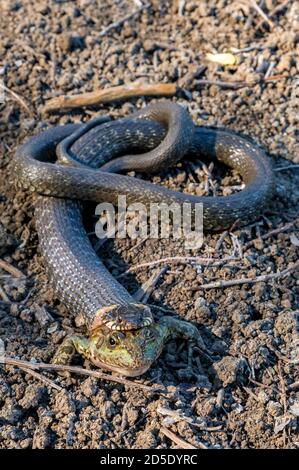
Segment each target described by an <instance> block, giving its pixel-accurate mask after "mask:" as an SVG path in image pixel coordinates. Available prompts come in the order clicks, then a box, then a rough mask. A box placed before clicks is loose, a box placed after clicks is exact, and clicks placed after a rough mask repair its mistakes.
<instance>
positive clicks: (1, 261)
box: [0, 259, 25, 278]
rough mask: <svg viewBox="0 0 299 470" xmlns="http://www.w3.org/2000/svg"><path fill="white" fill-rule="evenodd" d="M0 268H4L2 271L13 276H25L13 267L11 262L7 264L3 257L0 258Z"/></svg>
mask: <svg viewBox="0 0 299 470" xmlns="http://www.w3.org/2000/svg"><path fill="white" fill-rule="evenodd" d="M0 268H1V269H4V271H6V272H8V273H9V274H11V275H12V276H14V277H17V278H19V277H25V275H24V274H23V273H22V271H20V270H19V269H17V268H15V267H14V266H12V265H11V264H9V263H8V262H7V261H4V259H0Z"/></svg>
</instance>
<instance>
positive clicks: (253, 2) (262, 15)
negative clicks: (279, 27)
mask: <svg viewBox="0 0 299 470" xmlns="http://www.w3.org/2000/svg"><path fill="white" fill-rule="evenodd" d="M250 3H251V5H252V6H253V8H254V9H255V10H256V11H257V12H258V14H259V15H260V16H261V17H262V18H263V20H264V21H263V22H265V21H266V23H268V25H269V26H270V28H273V26H274V24H273V22H272V21H271V20H270V19H269V17H268V16H267V15H266V13H265V12H264V10H262V9H261V7H260V6H259V5H258V4H257V3H256V1H255V0H250Z"/></svg>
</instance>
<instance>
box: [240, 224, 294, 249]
mask: <svg viewBox="0 0 299 470" xmlns="http://www.w3.org/2000/svg"><path fill="white" fill-rule="evenodd" d="M294 223H295V222H289V223H288V224H285V225H283V226H282V227H278V228H275V229H273V230H270V232H267V233H265V234H264V235H262V236H260V237H259V238H255V239H254V240H250V241H249V242H248V243H246V245H245V247H244V248H245V249H247V248H249V247H250V246H252V245H253V244H254V243H255V242H257V241H259V240H266V239H267V238H270V237H273V235H278V234H279V233H282V232H286V231H287V230H289V229H290V228H292V227H293V226H294Z"/></svg>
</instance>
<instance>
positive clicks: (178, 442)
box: [160, 426, 208, 449]
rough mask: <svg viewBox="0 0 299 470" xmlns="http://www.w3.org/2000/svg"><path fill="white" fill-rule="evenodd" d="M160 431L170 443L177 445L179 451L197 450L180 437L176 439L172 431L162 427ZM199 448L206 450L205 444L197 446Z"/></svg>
mask: <svg viewBox="0 0 299 470" xmlns="http://www.w3.org/2000/svg"><path fill="white" fill-rule="evenodd" d="M160 431H161V433H162V434H164V436H166V437H168V438H169V439H170V440H171V441H173V442H174V443H175V444H176V445H178V446H179V447H180V449H197V447H195V446H193V445H192V444H190V443H189V442H187V441H185V440H184V439H182V438H181V437H178V436H177V435H176V434H174V433H173V432H172V431H170V430H169V429H167V428H165V427H164V426H162V427H161V429H160ZM199 447H200V448H202V449H207V448H208V447H207V446H206V445H205V444H202V443H201V444H199Z"/></svg>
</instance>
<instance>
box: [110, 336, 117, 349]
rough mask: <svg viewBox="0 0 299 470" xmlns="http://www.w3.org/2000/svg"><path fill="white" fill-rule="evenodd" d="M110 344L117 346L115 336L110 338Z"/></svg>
mask: <svg viewBox="0 0 299 470" xmlns="http://www.w3.org/2000/svg"><path fill="white" fill-rule="evenodd" d="M108 342H109V346H112V347H114V346H115V345H116V340H115V338H114V337H113V336H110V338H109V340H108Z"/></svg>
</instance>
